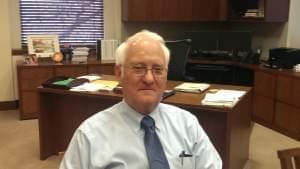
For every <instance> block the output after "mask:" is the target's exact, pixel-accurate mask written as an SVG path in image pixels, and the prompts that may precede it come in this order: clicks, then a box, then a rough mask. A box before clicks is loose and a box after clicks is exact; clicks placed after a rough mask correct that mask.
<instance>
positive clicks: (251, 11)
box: [243, 9, 264, 18]
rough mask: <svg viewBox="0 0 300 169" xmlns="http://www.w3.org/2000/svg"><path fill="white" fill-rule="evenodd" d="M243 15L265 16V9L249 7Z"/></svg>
mask: <svg viewBox="0 0 300 169" xmlns="http://www.w3.org/2000/svg"><path fill="white" fill-rule="evenodd" d="M243 17H246V18H247V17H253V18H263V17H264V11H263V10H259V9H247V11H246V12H245V13H244V16H243Z"/></svg>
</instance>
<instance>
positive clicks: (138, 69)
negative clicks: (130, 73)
mask: <svg viewBox="0 0 300 169" xmlns="http://www.w3.org/2000/svg"><path fill="white" fill-rule="evenodd" d="M132 69H133V70H134V71H137V72H141V71H144V70H145V69H146V68H145V67H139V66H134V67H132Z"/></svg>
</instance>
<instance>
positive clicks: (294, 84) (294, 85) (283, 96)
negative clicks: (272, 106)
mask: <svg viewBox="0 0 300 169" xmlns="http://www.w3.org/2000/svg"><path fill="white" fill-rule="evenodd" d="M276 97H277V100H278V101H281V102H284V103H286V104H289V105H292V106H296V107H300V101H299V100H300V79H298V78H293V77H288V76H278V80H277V87H276Z"/></svg>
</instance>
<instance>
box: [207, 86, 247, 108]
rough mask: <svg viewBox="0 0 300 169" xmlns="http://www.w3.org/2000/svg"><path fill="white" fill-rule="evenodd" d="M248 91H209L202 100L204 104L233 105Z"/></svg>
mask: <svg viewBox="0 0 300 169" xmlns="http://www.w3.org/2000/svg"><path fill="white" fill-rule="evenodd" d="M245 93H246V92H245V91H240V90H223V89H221V90H219V91H218V92H216V93H207V94H206V95H205V97H204V99H203V100H202V104H203V105H211V106H224V107H233V106H234V105H235V103H237V101H238V100H239V98H240V97H242V96H243V95H244V94H245Z"/></svg>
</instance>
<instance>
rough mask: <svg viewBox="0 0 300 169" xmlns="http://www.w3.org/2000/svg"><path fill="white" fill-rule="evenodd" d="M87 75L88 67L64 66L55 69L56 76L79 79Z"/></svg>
mask: <svg viewBox="0 0 300 169" xmlns="http://www.w3.org/2000/svg"><path fill="white" fill-rule="evenodd" d="M86 74H87V66H86V65H74V66H73V65H72V66H62V67H56V68H55V76H69V77H77V76H82V75H86Z"/></svg>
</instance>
